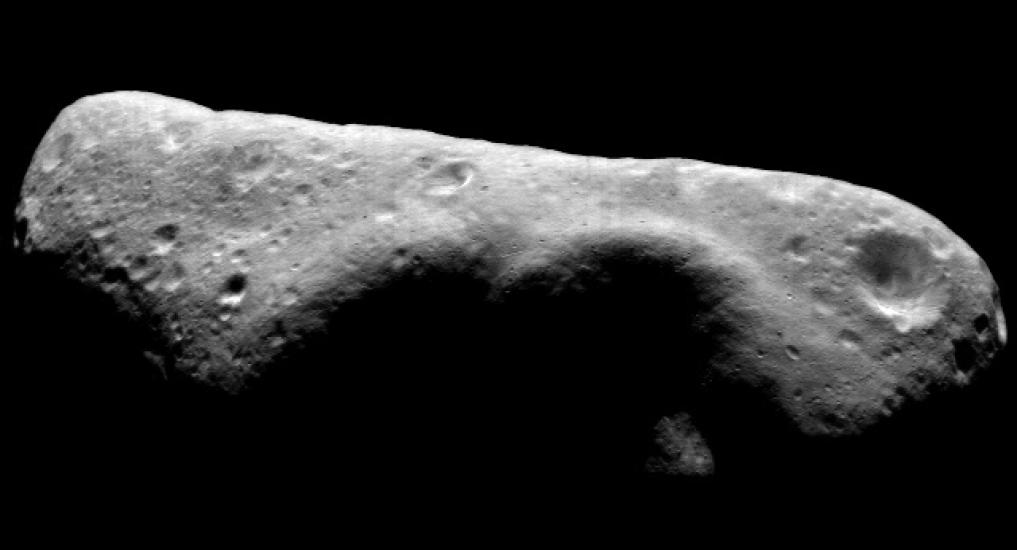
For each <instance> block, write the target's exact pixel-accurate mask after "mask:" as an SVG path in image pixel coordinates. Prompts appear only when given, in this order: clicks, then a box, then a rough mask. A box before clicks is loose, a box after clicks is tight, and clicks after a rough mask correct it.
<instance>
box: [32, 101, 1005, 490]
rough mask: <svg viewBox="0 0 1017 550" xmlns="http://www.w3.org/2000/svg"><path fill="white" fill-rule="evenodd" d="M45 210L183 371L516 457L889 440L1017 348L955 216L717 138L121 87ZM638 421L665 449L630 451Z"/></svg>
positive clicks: (659, 467)
mask: <svg viewBox="0 0 1017 550" xmlns="http://www.w3.org/2000/svg"><path fill="white" fill-rule="evenodd" d="M16 216H17V217H16V220H17V234H16V236H15V238H16V244H17V246H18V248H19V249H20V250H21V251H22V253H23V257H24V258H46V259H47V261H48V262H49V263H48V264H46V265H51V266H53V269H55V270H59V271H60V272H61V273H63V274H65V275H66V277H67V278H68V279H69V280H71V281H75V282H76V283H77V284H80V285H82V286H83V287H87V288H89V289H92V290H93V291H94V292H96V293H98V294H99V295H101V296H102V297H103V299H104V300H105V301H106V302H108V304H109V307H110V308H111V310H113V311H116V312H118V313H117V314H118V315H121V316H122V317H123V318H124V319H127V322H128V324H129V325H131V326H134V327H135V328H136V329H137V331H138V336H136V337H135V336H132V337H131V339H130V340H131V342H132V343H134V344H137V345H139V346H141V348H142V349H141V356H143V358H144V359H145V362H144V364H145V365H147V367H146V368H151V369H152V372H155V373H157V379H158V380H159V381H160V383H163V382H164V383H165V384H167V385H168V386H170V387H180V388H184V387H187V388H192V387H194V388H203V389H202V390H201V391H202V392H204V393H203V395H204V394H214V395H220V396H222V399H225V400H230V399H239V400H242V399H245V397H243V396H269V397H266V399H270V398H271V396H279V395H288V396H289V397H294V396H296V397H294V399H292V400H290V401H287V403H299V402H300V401H301V400H306V401H307V402H318V403H326V404H331V406H334V407H335V411H337V412H336V415H337V417H336V420H335V422H336V423H337V425H339V424H342V425H344V426H356V425H367V423H368V420H367V419H369V418H377V417H378V415H382V416H384V415H386V414H388V415H389V416H390V417H391V418H389V417H385V418H386V420H384V421H382V422H380V423H376V424H375V428H370V429H371V430H377V431H379V432H380V433H378V434H377V435H376V436H375V437H377V438H378V439H379V440H388V441H390V442H391V441H399V442H400V443H393V445H397V446H400V445H402V446H405V447H407V448H414V449H418V450H419V449H422V448H423V449H428V453H431V454H433V453H439V452H441V449H443V448H446V447H455V446H457V445H458V446H460V447H464V446H470V445H474V444H476V445H478V446H479V447H480V448H486V447H483V446H484V445H485V443H483V442H484V441H489V440H493V441H490V442H489V444H490V446H491V448H496V447H499V443H498V442H499V441H500V442H504V441H507V440H511V441H515V442H517V443H516V445H517V446H516V449H522V448H523V447H522V445H523V443H520V442H532V443H533V445H534V446H535V447H536V448H540V449H543V451H541V452H539V453H536V454H537V455H539V456H531V454H528V453H527V452H525V451H523V450H509V451H505V450H504V449H502V450H501V451H498V452H499V453H501V454H504V453H514V454H513V457H514V458H513V459H512V461H513V462H514V463H515V464H527V463H530V462H532V463H533V465H532V467H534V468H540V467H541V464H547V468H549V469H551V470H556V469H560V470H568V469H569V468H573V467H580V466H577V465H583V464H585V465H591V466H589V468H590V469H591V471H592V472H594V473H595V472H596V470H597V469H598V468H606V469H609V468H613V467H618V468H621V469H625V468H629V467H630V466H632V465H633V464H635V465H636V466H632V467H638V468H643V471H646V470H649V471H655V472H665V473H675V474H678V475H692V476H700V475H706V474H709V473H712V472H714V470H715V469H716V471H717V472H720V471H722V469H723V464H724V462H723V461H724V453H725V450H726V449H732V448H738V447H737V445H735V446H733V447H732V445H734V443H732V442H734V441H735V440H736V439H737V438H738V437H741V435H746V434H747V433H748V431H749V428H746V426H752V427H753V428H752V430H756V429H757V428H758V429H764V428H765V429H770V430H774V433H776V432H777V431H781V430H784V431H788V432H792V433H795V434H800V435H801V436H802V437H805V438H820V439H828V438H833V439H837V438H840V437H842V436H850V435H852V434H859V433H862V432H864V431H866V430H867V429H868V428H870V427H871V426H873V425H876V424H879V423H880V422H881V421H883V420H884V419H888V418H892V417H893V416H894V415H896V414H898V413H899V411H901V409H904V408H907V407H908V406H909V405H910V404H912V403H916V402H921V401H923V400H925V399H927V398H928V397H929V396H930V395H934V394H936V393H938V392H940V391H945V390H948V389H952V388H958V387H963V386H966V385H968V384H969V383H970V381H971V380H972V378H973V377H976V376H977V375H978V373H979V372H980V371H982V370H984V369H985V368H986V367H987V366H988V365H989V364H990V362H991V359H992V357H993V355H994V354H995V353H997V352H998V351H999V350H1000V349H1001V348H1002V346H1003V345H1004V344H1005V342H1006V324H1005V321H1004V317H1003V312H1002V309H1001V305H1000V298H999V292H998V288H997V286H996V284H995V283H994V281H993V278H992V276H991V275H990V273H989V270H988V268H987V266H986V265H985V263H984V262H983V261H982V260H981V259H980V258H979V256H978V255H977V254H976V253H975V252H974V251H973V250H972V249H971V248H970V247H969V246H968V245H967V244H965V243H964V242H963V241H962V240H961V239H960V238H959V237H958V236H957V235H955V234H954V233H953V232H951V231H950V229H948V228H947V227H946V226H944V225H943V224H942V223H941V222H939V221H938V220H936V219H935V218H933V217H932V216H930V215H929V214H927V213H925V212H923V211H922V210H920V209H918V208H916V207H915V206H912V205H911V204H908V203H905V202H903V201H901V200H899V199H897V198H895V197H893V196H890V195H888V194H886V193H883V192H880V191H877V190H874V189H869V188H864V187H859V186H855V185H852V184H849V183H845V182H841V181H835V180H831V179H827V178H824V177H817V176H809V175H800V174H794V173H785V172H774V171H764V170H755V169H749V168H736V167H732V166H721V165H717V164H711V163H707V162H700V161H695V160H685V159H658V160H639V159H608V158H592V157H583V156H576V155H571V154H565V153H561V152H555V151H548V150H542V149H537V148H532V147H522V146H511V145H501V144H495V143H489V142H485V141H478V140H473V139H458V138H452V137H446V136H442V135H436V134H433V133H428V132H425V131H416V130H405V129H396V128H383V127H370V126H358V125H330V124H324V123H319V122H312V121H307V120H301V119H297V118H292V117H287V116H280V115H266V114H255V113H248V112H236V111H223V112H215V111H212V110H210V109H207V108H204V107H201V106H199V105H196V104H193V103H189V102H187V101H182V100H178V99H172V98H168V97H162V96H159V95H154V94H149V93H141V92H116V93H107V94H101V95H96V96H91V97H85V98H83V99H81V100H79V101H77V102H76V103H74V104H73V105H71V106H69V107H67V108H66V109H64V110H63V111H62V112H61V113H60V115H59V117H58V118H57V119H56V121H55V122H54V123H53V124H52V126H51V127H50V129H49V131H48V132H47V133H46V134H45V137H44V138H43V139H42V142H41V144H40V145H39V147H38V149H37V151H36V153H35V156H34V158H33V160H32V163H31V166H30V168H29V170H28V173H27V175H26V178H25V182H24V185H23V189H22V196H21V202H20V204H19V205H18V208H17V213H16ZM122 338H123V339H122ZM125 341H126V337H122V336H121V335H118V334H113V335H111V336H110V342H109V345H110V346H117V345H124V344H125ZM87 368H102V366H101V365H94V366H93V365H89V366H87ZM612 403H619V404H620V405H618V406H613V405H612ZM634 404H638V407H637V406H635V405H634ZM385 410H388V411H391V410H397V411H398V413H386V412H383V411H385ZM379 411H382V412H379ZM555 415H557V416H555ZM463 418H470V419H472V420H469V421H468V422H467V424H468V425H466V424H463V422H466V421H464V420H463ZM526 418H530V419H531V420H532V421H529V422H528V421H527V420H526ZM550 418H557V419H558V420H555V422H558V423H557V424H555V426H556V427H555V428H554V429H549V430H545V431H543V432H541V430H540V429H539V426H541V425H542V420H541V419H545V420H546V419H550ZM559 420H560V422H559ZM547 421H548V422H551V420H547ZM378 425H380V426H381V427H380V428H379V427H378ZM428 426H430V427H431V428H427V427H428ZM441 426H445V427H447V426H458V427H459V428H456V429H453V430H451V432H452V433H447V431H442V429H440V428H439V427H441ZM224 429H229V428H228V427H226V428H224ZM364 429H365V430H367V428H364ZM429 430H430V431H429ZM492 432H494V433H497V435H494V436H492V435H490V434H491V433H492ZM414 434H416V435H414ZM738 434H741V435H738ZM626 438H631V439H633V440H637V441H636V443H633V446H634V447H639V446H640V445H644V446H645V448H646V453H645V454H644V455H642V456H640V457H636V458H635V459H633V460H632V461H629V458H628V457H620V458H619V457H612V456H611V453H612V452H613V451H612V449H615V448H617V445H614V444H613V443H612V444H606V443H605V442H607V441H610V442H615V443H616V442H618V441H623V440H626ZM464 441H466V442H469V443H463V442H464ZM563 442H567V443H563ZM576 449H581V452H579V453H577V452H576ZM460 450H462V451H463V454H459V455H457V456H468V455H469V453H468V452H467V451H465V450H463V449H460ZM728 452H729V453H730V451H728ZM569 453H572V454H571V455H570V454H569ZM417 454H418V455H419V454H420V453H419V452H418V453H417ZM563 455H566V456H563ZM605 457H606V458H605Z"/></svg>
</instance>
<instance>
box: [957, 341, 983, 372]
mask: <svg viewBox="0 0 1017 550" xmlns="http://www.w3.org/2000/svg"><path fill="white" fill-rule="evenodd" d="M953 359H954V366H955V367H956V368H957V370H958V371H960V372H962V373H964V374H968V373H970V372H971V371H972V370H974V368H975V366H976V364H977V362H978V353H977V352H976V351H975V347H974V346H973V345H971V342H969V341H967V340H954V341H953Z"/></svg>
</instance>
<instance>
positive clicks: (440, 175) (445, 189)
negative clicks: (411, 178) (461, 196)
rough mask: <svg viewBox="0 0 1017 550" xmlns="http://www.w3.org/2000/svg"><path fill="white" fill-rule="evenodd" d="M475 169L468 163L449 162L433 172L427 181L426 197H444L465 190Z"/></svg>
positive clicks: (472, 177) (471, 179)
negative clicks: (428, 185)
mask: <svg viewBox="0 0 1017 550" xmlns="http://www.w3.org/2000/svg"><path fill="white" fill-rule="evenodd" d="M475 174H476V167H475V166H474V165H473V164H472V163H469V162H450V163H448V164H444V165H442V166H440V167H438V168H437V169H435V170H433V171H432V172H431V174H430V175H429V177H428V179H429V180H430V181H429V184H430V187H429V188H428V189H427V191H425V193H426V194H427V195H431V196H435V197H445V196H449V195H452V194H454V193H456V192H457V191H459V190H460V189H463V188H465V187H466V186H467V185H469V184H470V182H471V181H473V179H474V176H475Z"/></svg>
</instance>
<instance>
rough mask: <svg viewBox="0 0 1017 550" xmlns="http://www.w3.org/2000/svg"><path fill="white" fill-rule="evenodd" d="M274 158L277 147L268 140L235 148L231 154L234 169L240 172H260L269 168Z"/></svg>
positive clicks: (256, 141) (252, 142) (260, 140)
mask: <svg viewBox="0 0 1017 550" xmlns="http://www.w3.org/2000/svg"><path fill="white" fill-rule="evenodd" d="M274 158H275V146H274V145H272V142H271V141H269V140H267V139H259V140H255V141H251V142H249V143H246V144H244V145H238V146H235V147H234V148H233V152H232V153H231V154H230V160H231V161H232V164H233V168H234V169H235V170H236V171H238V172H255V171H259V170H261V169H263V168H265V167H266V166H268V165H269V164H270V163H271V162H272V160H273V159H274Z"/></svg>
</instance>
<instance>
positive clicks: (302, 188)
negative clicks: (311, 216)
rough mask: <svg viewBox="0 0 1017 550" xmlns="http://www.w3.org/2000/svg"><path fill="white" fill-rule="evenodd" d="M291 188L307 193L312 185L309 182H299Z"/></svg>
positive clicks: (302, 193)
mask: <svg viewBox="0 0 1017 550" xmlns="http://www.w3.org/2000/svg"><path fill="white" fill-rule="evenodd" d="M293 190H294V191H296V192H297V193H299V194H301V195H307V194H309V193H310V192H311V191H312V190H313V186H312V185H311V184H309V183H301V184H299V185H297V186H296V187H294V188H293Z"/></svg>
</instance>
